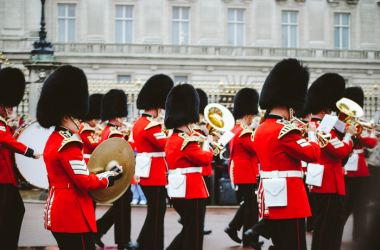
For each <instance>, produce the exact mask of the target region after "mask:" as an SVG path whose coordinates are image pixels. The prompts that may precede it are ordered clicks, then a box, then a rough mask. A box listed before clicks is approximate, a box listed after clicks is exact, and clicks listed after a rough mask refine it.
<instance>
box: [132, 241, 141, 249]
mask: <svg viewBox="0 0 380 250" xmlns="http://www.w3.org/2000/svg"><path fill="white" fill-rule="evenodd" d="M133 247H134V248H133V249H134V250H139V249H141V248H140V244H139V243H138V242H136V243H135V244H134V245H133Z"/></svg>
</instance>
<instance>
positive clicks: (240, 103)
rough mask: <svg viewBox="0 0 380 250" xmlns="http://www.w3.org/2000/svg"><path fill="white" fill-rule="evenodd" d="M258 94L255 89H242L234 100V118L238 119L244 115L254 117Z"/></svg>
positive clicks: (256, 109)
mask: <svg viewBox="0 0 380 250" xmlns="http://www.w3.org/2000/svg"><path fill="white" fill-rule="evenodd" d="M258 101H259V93H257V91H256V90H255V89H251V88H243V89H241V90H239V91H238V92H237V94H236V96H235V98H234V118H235V119H240V118H243V117H244V116H245V115H256V114H257V113H258V112H259V110H258Z"/></svg>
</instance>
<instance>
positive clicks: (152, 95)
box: [136, 74, 174, 110]
mask: <svg viewBox="0 0 380 250" xmlns="http://www.w3.org/2000/svg"><path fill="white" fill-rule="evenodd" d="M173 85H174V83H173V80H172V79H171V78H170V77H169V76H167V75H163V74H160V75H154V76H152V77H151V78H149V79H148V81H147V82H146V83H145V84H144V86H143V87H142V89H141V91H140V93H139V95H138V97H137V101H136V105H137V109H144V110H149V109H156V108H162V109H164V108H165V101H166V97H167V96H168V94H169V92H170V90H171V89H172V88H173Z"/></svg>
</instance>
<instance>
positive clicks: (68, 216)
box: [43, 128, 108, 233]
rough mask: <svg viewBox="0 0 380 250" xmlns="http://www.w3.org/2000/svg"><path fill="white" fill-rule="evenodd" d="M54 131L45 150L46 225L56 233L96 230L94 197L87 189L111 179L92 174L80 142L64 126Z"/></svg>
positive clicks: (95, 188) (105, 185) (94, 187)
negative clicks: (46, 174)
mask: <svg viewBox="0 0 380 250" xmlns="http://www.w3.org/2000/svg"><path fill="white" fill-rule="evenodd" d="M58 129H59V131H54V132H53V133H52V134H51V135H50V137H49V139H48V141H47V142H46V146H45V149H44V153H43V155H44V161H45V164H46V170H47V173H48V180H49V187H50V188H49V197H48V199H47V201H46V205H45V210H44V222H45V228H46V229H48V230H51V231H53V232H62V233H85V232H96V221H95V213H94V206H93V204H92V199H91V197H90V196H89V195H88V193H87V191H89V190H97V189H103V188H106V187H107V186H108V179H107V178H102V177H98V176H96V175H95V174H93V173H89V171H88V169H87V166H86V163H85V161H84V159H83V153H82V147H83V144H82V142H81V141H79V140H77V139H75V138H73V137H71V136H72V134H71V133H70V132H69V131H68V130H65V129H63V128H62V129H61V128H58Z"/></svg>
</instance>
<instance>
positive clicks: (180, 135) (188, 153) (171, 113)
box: [165, 84, 213, 250]
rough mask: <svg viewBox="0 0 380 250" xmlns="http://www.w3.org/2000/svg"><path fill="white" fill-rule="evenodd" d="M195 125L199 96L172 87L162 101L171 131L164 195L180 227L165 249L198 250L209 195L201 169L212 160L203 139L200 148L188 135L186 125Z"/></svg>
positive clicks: (191, 89) (191, 90)
mask: <svg viewBox="0 0 380 250" xmlns="http://www.w3.org/2000/svg"><path fill="white" fill-rule="evenodd" d="M197 122H199V96H198V93H197V91H196V90H195V89H194V87H193V86H191V85H189V84H182V85H177V86H175V87H174V88H173V89H172V90H171V92H170V93H169V96H168V98H167V100H166V114H165V126H166V128H168V129H174V130H173V134H172V135H171V136H170V137H169V138H168V141H167V144H166V147H165V153H166V160H167V163H168V166H169V169H170V170H169V184H168V194H169V197H171V198H172V202H173V206H174V209H175V210H176V211H177V212H178V214H179V215H180V216H181V218H182V225H183V228H182V230H181V232H180V233H179V234H178V235H177V236H176V237H175V239H174V240H173V241H172V243H171V244H170V245H169V247H168V248H167V249H168V250H181V249H182V250H202V249H203V226H204V225H203V223H204V208H205V207H204V202H205V200H206V198H207V197H208V196H209V194H208V191H207V187H206V185H205V183H204V180H203V178H202V168H203V167H207V166H208V165H209V164H210V163H211V161H212V158H213V151H212V148H211V147H210V146H209V143H210V142H211V141H212V136H211V135H209V136H208V137H207V141H204V142H203V146H202V147H200V146H199V145H198V139H197V138H195V137H193V136H192V129H191V127H190V125H189V124H191V123H197Z"/></svg>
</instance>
